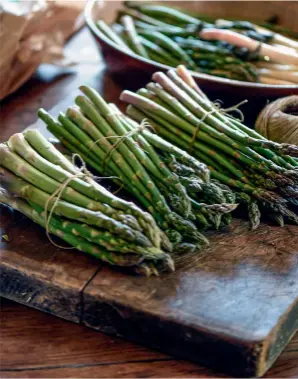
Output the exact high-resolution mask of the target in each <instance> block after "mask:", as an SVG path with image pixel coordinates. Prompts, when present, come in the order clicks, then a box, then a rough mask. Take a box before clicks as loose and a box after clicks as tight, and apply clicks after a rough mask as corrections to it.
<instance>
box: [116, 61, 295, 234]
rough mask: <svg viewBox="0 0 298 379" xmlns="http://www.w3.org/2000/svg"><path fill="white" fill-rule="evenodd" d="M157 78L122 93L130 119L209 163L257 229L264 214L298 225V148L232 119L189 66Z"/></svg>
mask: <svg viewBox="0 0 298 379" xmlns="http://www.w3.org/2000/svg"><path fill="white" fill-rule="evenodd" d="M153 80H154V81H155V83H153V82H152V83H149V84H148V85H147V88H146V89H145V88H142V89H140V90H139V91H137V93H133V92H130V91H124V92H122V94H121V97H120V99H121V100H123V101H124V102H126V103H129V104H130V105H129V106H128V107H127V114H128V115H129V116H130V117H132V118H133V119H135V120H137V121H139V122H141V121H142V120H143V119H145V118H146V119H147V120H148V122H149V124H150V125H152V127H153V128H154V130H155V131H156V133H157V134H159V135H160V136H162V137H163V138H164V139H166V140H168V141H169V142H171V143H173V144H174V145H176V146H179V147H180V148H181V149H184V150H186V151H191V153H192V155H193V156H194V157H195V158H197V159H199V160H200V161H201V162H204V163H205V164H206V165H208V168H209V169H210V171H211V176H212V178H213V179H215V180H216V181H218V182H220V183H221V185H220V186H221V188H222V189H224V190H227V191H230V190H232V191H233V193H234V195H235V196H236V199H237V201H238V202H239V203H241V204H245V205H246V206H247V209H248V213H249V215H250V219H251V222H252V226H253V228H256V227H257V226H258V224H259V221H260V210H261V211H262V213H263V214H264V215H268V216H269V217H270V218H272V219H274V220H276V221H277V222H278V223H279V224H281V225H283V223H284V219H285V220H287V221H290V222H294V223H297V222H298V216H297V206H298V159H297V157H298V147H297V146H294V145H288V144H278V143H276V142H273V141H269V140H267V139H265V138H264V137H263V136H261V135H259V134H258V133H257V132H255V131H254V130H251V129H249V128H248V127H246V126H245V125H244V124H242V123H241V122H239V121H238V120H236V119H234V118H231V117H228V116H227V115H226V114H224V113H223V112H222V111H221V110H220V109H219V108H218V107H216V106H215V105H214V104H213V103H212V102H211V101H210V100H208V98H207V97H206V95H205V94H204V93H203V92H202V91H201V90H200V88H199V87H198V86H197V85H196V83H195V81H194V80H193V78H192V77H191V75H190V73H189V72H188V71H187V69H186V68H185V67H184V66H179V67H178V68H177V69H176V70H174V69H172V70H169V71H168V72H167V75H166V74H164V73H161V72H157V73H155V74H154V75H153ZM226 186H228V187H229V188H230V189H229V188H228V187H226Z"/></svg>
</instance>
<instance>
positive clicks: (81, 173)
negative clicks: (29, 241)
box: [44, 154, 114, 250]
mask: <svg viewBox="0 0 298 379" xmlns="http://www.w3.org/2000/svg"><path fill="white" fill-rule="evenodd" d="M76 158H77V159H78V160H79V161H80V163H81V167H80V168H79V167H77V166H76V165H75V160H76ZM72 164H73V165H74V166H76V167H77V170H78V172H77V174H73V175H71V176H70V177H68V178H67V179H66V180H65V181H64V182H63V183H61V185H60V186H59V187H58V188H57V189H56V190H55V191H54V192H53V193H52V194H51V195H50V196H49V197H48V199H47V201H46V204H45V208H44V221H45V227H46V235H47V237H48V239H49V241H50V242H51V243H52V244H53V245H54V246H56V247H58V248H60V249H67V250H71V249H74V247H68V246H61V245H58V244H57V243H56V242H55V241H53V239H52V237H51V236H50V230H49V229H50V221H51V218H52V216H53V212H54V209H55V208H56V206H57V204H58V202H59V200H60V198H61V196H62V194H63V191H64V190H65V189H66V187H67V186H68V184H69V183H70V182H71V181H72V180H73V179H84V178H89V179H93V180H98V179H111V178H114V177H111V176H110V177H97V176H94V175H92V174H91V172H90V171H89V170H88V169H87V167H86V163H85V162H84V160H83V159H82V157H81V156H80V155H79V154H73V156H72ZM54 198H55V201H54V204H53V206H52V207H51V209H50V211H49V212H48V209H49V206H50V203H51V201H52V200H53V199H54Z"/></svg>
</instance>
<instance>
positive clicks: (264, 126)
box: [255, 95, 298, 146]
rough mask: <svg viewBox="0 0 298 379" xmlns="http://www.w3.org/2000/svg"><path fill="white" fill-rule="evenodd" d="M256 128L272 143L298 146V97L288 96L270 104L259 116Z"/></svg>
mask: <svg viewBox="0 0 298 379" xmlns="http://www.w3.org/2000/svg"><path fill="white" fill-rule="evenodd" d="M255 127H256V130H257V132H258V133H260V134H262V135H263V136H264V137H266V138H268V139H270V140H272V141H275V142H279V143H289V144H292V145H296V146H298V96H297V95H292V96H287V97H284V98H281V99H277V100H275V101H274V102H272V103H270V104H268V105H267V106H266V107H265V108H264V109H263V110H262V111H261V113H260V114H259V116H258V118H257V121H256V126H255Z"/></svg>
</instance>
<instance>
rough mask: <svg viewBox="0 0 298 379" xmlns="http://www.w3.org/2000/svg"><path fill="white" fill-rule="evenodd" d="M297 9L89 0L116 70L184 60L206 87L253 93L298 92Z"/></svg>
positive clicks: (89, 14)
mask: <svg viewBox="0 0 298 379" xmlns="http://www.w3.org/2000/svg"><path fill="white" fill-rule="evenodd" d="M177 4H178V5H179V6H180V7H177ZM290 8H291V9H290ZM243 9H245V18H246V19H245V20H243V15H242V14H243ZM295 12H296V13H295ZM260 14H262V17H261V18H263V21H261V20H260ZM289 14H291V17H289ZM295 14H296V15H297V17H298V6H297V5H295V4H293V3H291V4H290V3H287V4H286V6H284V5H283V4H282V3H280V2H260V3H258V6H257V7H256V6H255V3H252V2H246V1H245V2H229V1H227V2H217V1H215V2H208V1H202V2H195V1H185V2H182V4H181V5H180V3H179V2H167V1H163V2H162V3H156V2H154V3H147V2H146V3H145V2H138V1H136V2H134V1H124V2H122V1H121V2H119V1H113V2H107V3H106V2H104V1H103V0H100V1H96V0H90V1H89V2H88V3H87V6H86V9H85V17H86V22H87V25H88V27H89V29H90V31H91V33H92V35H93V36H94V38H95V40H96V42H97V43H98V45H99V46H100V49H101V51H102V54H103V57H104V59H105V61H106V64H107V67H108V69H109V70H110V71H111V72H122V73H123V72H125V75H126V76H127V77H130V78H132V79H133V80H134V81H137V79H138V77H140V78H144V77H145V76H147V78H148V77H149V76H150V75H152V73H154V72H155V71H156V70H157V69H159V70H163V71H166V70H168V69H169V68H171V67H176V66H178V65H179V64H184V65H185V66H186V67H187V68H188V69H190V70H191V71H192V75H193V77H194V79H195V80H196V81H197V83H198V84H200V86H202V88H203V89H204V90H209V89H210V90H217V91H226V90H229V91H231V92H234V93H238V94H239V93H241V94H245V95H248V96H251V95H253V96H257V95H265V96H266V95H267V96H282V95H289V94H298V30H295V28H296V29H297V25H296V26H295V22H294V20H295ZM241 15H242V16H241ZM276 15H278V17H277V16H276ZM252 19H254V20H258V21H255V22H252V21H248V20H252ZM264 20H267V21H264ZM268 20H269V21H268ZM280 20H282V22H281V23H279V21H280ZM277 23H278V24H277Z"/></svg>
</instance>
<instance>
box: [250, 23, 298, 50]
mask: <svg viewBox="0 0 298 379" xmlns="http://www.w3.org/2000/svg"><path fill="white" fill-rule="evenodd" d="M254 26H255V28H256V30H257V31H258V32H260V33H262V32H270V30H268V29H266V28H263V27H262V26H258V25H254ZM272 43H278V44H280V45H284V46H288V47H292V48H293V49H295V50H296V51H297V50H298V41H295V40H294V39H292V38H288V37H285V36H283V35H282V34H279V33H275V32H273V39H272Z"/></svg>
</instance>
